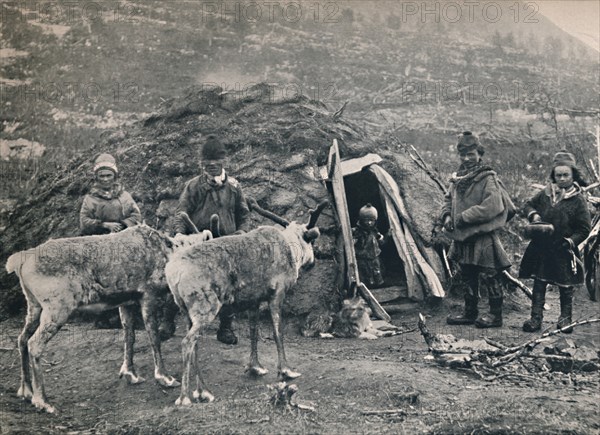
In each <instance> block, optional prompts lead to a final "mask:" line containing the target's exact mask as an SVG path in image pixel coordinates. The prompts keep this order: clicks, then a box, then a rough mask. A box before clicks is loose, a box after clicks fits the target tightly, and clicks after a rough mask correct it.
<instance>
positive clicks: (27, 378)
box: [17, 292, 42, 399]
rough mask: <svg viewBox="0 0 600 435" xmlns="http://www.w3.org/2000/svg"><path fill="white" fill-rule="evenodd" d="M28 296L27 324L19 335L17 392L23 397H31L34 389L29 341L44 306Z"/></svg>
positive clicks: (37, 324)
mask: <svg viewBox="0 0 600 435" xmlns="http://www.w3.org/2000/svg"><path fill="white" fill-rule="evenodd" d="M25 295H26V297H27V317H26V318H25V326H24V327H23V331H22V332H21V335H19V354H20V355H21V386H20V387H19V391H18V392H17V396H19V397H22V398H23V399H31V397H32V396H33V391H32V389H31V366H30V362H29V348H28V347H27V342H28V341H29V339H30V338H31V337H32V336H33V333H34V332H35V330H36V329H37V328H38V326H40V315H41V313H42V307H41V306H40V304H38V302H37V301H35V300H34V298H33V297H30V296H28V293H27V292H25Z"/></svg>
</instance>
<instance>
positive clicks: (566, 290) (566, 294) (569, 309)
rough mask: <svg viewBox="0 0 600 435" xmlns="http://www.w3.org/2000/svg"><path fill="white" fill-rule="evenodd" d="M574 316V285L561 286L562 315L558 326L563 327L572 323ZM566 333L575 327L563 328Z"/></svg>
mask: <svg viewBox="0 0 600 435" xmlns="http://www.w3.org/2000/svg"><path fill="white" fill-rule="evenodd" d="M572 317H573V287H560V317H559V318H558V324H557V325H556V326H557V327H558V328H563V327H565V326H567V325H570V324H571V323H572ZM562 332H564V333H565V334H570V333H571V332H573V328H568V329H565V330H563V331H562Z"/></svg>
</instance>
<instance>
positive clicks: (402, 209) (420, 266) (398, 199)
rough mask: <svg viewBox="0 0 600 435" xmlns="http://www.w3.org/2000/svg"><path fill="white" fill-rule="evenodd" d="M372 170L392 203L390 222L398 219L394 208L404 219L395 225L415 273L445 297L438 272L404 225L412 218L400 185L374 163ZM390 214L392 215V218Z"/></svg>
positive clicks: (441, 296) (433, 291) (433, 293)
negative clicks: (399, 187) (403, 198)
mask: <svg viewBox="0 0 600 435" xmlns="http://www.w3.org/2000/svg"><path fill="white" fill-rule="evenodd" d="M370 170H371V172H372V173H373V174H375V176H376V177H377V179H378V180H379V183H380V186H381V187H382V188H383V196H384V197H385V199H386V204H387V203H388V202H389V203H390V204H391V205H390V206H389V207H388V209H390V208H391V209H392V211H388V219H389V220H390V224H391V223H392V221H395V220H397V219H398V218H397V214H396V213H395V212H394V210H396V211H397V213H398V214H400V217H401V218H402V220H403V222H398V223H396V222H394V225H393V226H394V227H399V233H402V235H403V239H404V240H399V242H400V244H401V245H403V246H402V250H403V251H404V252H405V253H406V254H405V256H407V257H408V258H410V262H409V265H410V267H411V268H412V270H414V271H415V274H418V276H419V278H420V280H421V281H422V283H423V285H425V286H427V287H428V288H429V290H430V291H431V294H432V295H434V296H436V297H439V298H443V297H444V296H445V295H446V292H445V291H444V287H443V286H442V283H441V282H440V280H439V278H438V276H437V274H436V273H435V271H434V270H433V268H432V267H431V265H430V264H429V263H428V262H427V260H426V259H425V257H424V256H423V254H421V251H420V250H419V247H418V245H417V243H416V241H415V239H414V238H413V236H412V234H411V232H410V226H409V225H406V226H405V225H403V224H404V223H405V222H410V219H411V218H410V215H409V214H408V211H407V210H406V206H405V205H404V201H403V200H402V196H401V195H400V190H399V189H398V185H397V184H396V182H395V181H394V180H393V179H392V177H391V176H390V175H389V174H388V173H387V172H385V171H384V170H383V169H382V168H380V167H379V166H377V165H373V166H371V168H370ZM390 216H391V217H392V218H391V219H390ZM393 230H394V232H395V231H396V229H395V228H393ZM396 247H397V249H398V244H397V245H396ZM405 269H406V268H405ZM407 275H408V274H407ZM407 279H408V276H407ZM409 289H410V283H409Z"/></svg>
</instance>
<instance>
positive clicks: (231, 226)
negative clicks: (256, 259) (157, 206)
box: [175, 174, 250, 236]
mask: <svg viewBox="0 0 600 435" xmlns="http://www.w3.org/2000/svg"><path fill="white" fill-rule="evenodd" d="M179 212H185V213H187V214H188V215H189V216H190V218H191V220H192V222H194V225H196V227H197V228H198V229H199V230H200V231H202V230H205V229H210V217H211V216H212V215H213V214H217V215H219V230H220V232H221V235H222V236H226V235H229V234H233V233H234V232H236V231H238V230H244V231H247V230H248V229H247V220H248V215H249V213H250V210H249V209H248V205H247V204H246V199H245V198H244V194H243V192H242V188H241V186H240V184H239V182H238V181H237V180H236V179H235V178H233V177H230V176H227V177H226V178H225V180H224V181H223V183H222V184H221V185H217V184H216V183H215V182H214V181H213V180H210V179H209V178H208V177H207V176H206V175H205V174H203V175H200V176H198V177H195V178H192V179H191V180H190V181H188V182H187V184H186V185H185V188H184V189H183V192H182V193H181V196H180V197H179V205H178V206H177V213H179ZM175 232H176V233H182V234H185V233H186V226H185V223H184V222H183V221H182V220H181V219H180V218H177V219H176V222H175Z"/></svg>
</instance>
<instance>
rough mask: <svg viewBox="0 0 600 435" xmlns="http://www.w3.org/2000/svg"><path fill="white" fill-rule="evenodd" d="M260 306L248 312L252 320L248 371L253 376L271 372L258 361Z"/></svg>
mask: <svg viewBox="0 0 600 435" xmlns="http://www.w3.org/2000/svg"><path fill="white" fill-rule="evenodd" d="M258 308H259V307H258V306H257V307H253V308H251V309H250V310H249V311H248V317H249V320H250V362H249V364H248V367H246V371H247V372H248V373H250V374H251V375H253V376H264V375H266V374H267V373H268V372H269V371H268V370H267V369H266V368H264V367H263V366H262V365H261V364H260V362H259V361H258V315H259V311H258Z"/></svg>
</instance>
